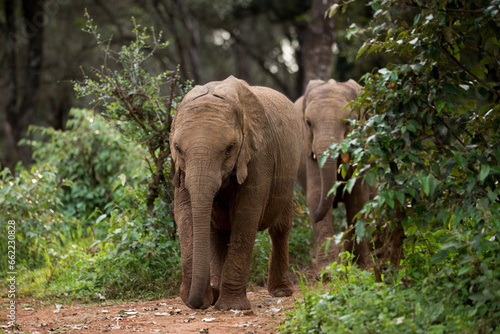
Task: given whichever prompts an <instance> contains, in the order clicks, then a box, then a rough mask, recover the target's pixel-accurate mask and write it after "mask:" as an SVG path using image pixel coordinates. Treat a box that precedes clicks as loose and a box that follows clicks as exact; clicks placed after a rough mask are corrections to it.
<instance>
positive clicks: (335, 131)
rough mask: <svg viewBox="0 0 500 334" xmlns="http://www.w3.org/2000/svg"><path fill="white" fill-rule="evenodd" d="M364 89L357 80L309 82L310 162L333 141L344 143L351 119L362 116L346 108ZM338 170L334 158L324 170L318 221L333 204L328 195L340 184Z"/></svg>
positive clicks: (306, 106)
mask: <svg viewBox="0 0 500 334" xmlns="http://www.w3.org/2000/svg"><path fill="white" fill-rule="evenodd" d="M361 88H362V87H361V86H360V85H359V84H358V83H356V82H355V81H354V80H349V81H347V82H336V81H335V80H333V79H331V80H329V81H328V82H325V81H322V80H311V81H310V82H309V84H308V85H307V88H306V92H305V94H304V96H303V99H302V111H303V117H304V124H305V132H306V138H307V140H308V142H307V147H308V152H307V155H309V158H310V159H313V160H316V161H317V159H318V158H319V157H320V156H321V155H322V154H323V153H324V152H325V151H326V150H327V149H328V147H329V146H330V145H331V143H332V142H337V143H341V142H342V141H343V140H344V138H345V136H346V134H347V132H348V131H349V127H350V123H349V122H348V121H347V120H348V119H349V118H350V119H359V118H360V117H361V115H358V114H357V113H354V112H352V113H351V110H350V108H348V107H347V108H345V109H344V107H345V105H346V104H347V103H349V102H351V101H353V100H354V99H355V98H356V96H357V94H358V93H359V91H360V90H361ZM337 169H338V162H336V161H332V160H330V159H329V160H327V162H326V163H325V165H324V166H323V168H321V171H320V177H321V198H320V203H319V205H318V207H317V209H316V211H315V213H314V221H315V222H318V221H320V220H322V219H323V218H324V216H325V215H326V213H327V212H328V210H329V208H331V207H332V205H333V202H334V194H331V195H330V196H327V194H328V192H329V191H330V189H331V188H332V187H333V185H334V184H335V182H336V181H337V175H338V173H337Z"/></svg>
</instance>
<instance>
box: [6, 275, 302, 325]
mask: <svg viewBox="0 0 500 334" xmlns="http://www.w3.org/2000/svg"><path fill="white" fill-rule="evenodd" d="M293 287H294V294H293V296H291V297H280V298H275V297H272V296H271V295H269V292H268V291H267V289H266V288H263V287H256V288H254V289H252V288H249V289H248V298H249V300H250V303H251V305H252V309H251V310H248V311H234V310H229V311H216V310H215V309H214V308H213V307H210V308H208V309H207V310H204V311H199V312H196V311H195V310H192V309H190V308H188V307H187V306H186V305H185V304H184V303H183V302H182V300H181V298H180V297H173V298H168V299H161V300H155V301H141V302H135V303H134V302H132V303H126V304H121V305H110V304H111V303H110V302H106V301H105V302H103V303H102V305H98V306H95V305H93V306H88V305H79V304H73V305H64V304H63V305H62V307H61V306H56V304H55V303H52V304H51V305H49V306H41V302H40V301H37V300H34V299H20V300H18V301H17V304H18V308H17V314H16V324H17V328H15V330H14V331H12V329H11V328H10V327H9V328H7V327H6V326H5V324H6V322H7V318H6V315H5V312H4V311H5V308H4V307H2V310H3V311H2V314H1V315H0V322H1V324H2V330H3V331H4V332H5V333H12V332H14V333H57V332H60V333H81V334H84V333H107V332H109V333H117V334H118V333H134V332H138V333H211V334H220V333H223V334H231V333H245V334H250V333H277V331H276V329H275V328H276V327H277V326H278V325H280V324H281V323H282V322H283V321H284V319H285V316H286V312H288V311H291V310H293V304H294V302H295V300H296V298H297V297H298V296H300V287H299V286H298V285H297V284H295V285H294V286H293ZM6 303H8V300H6V299H4V298H3V299H2V305H6ZM45 304H46V303H45Z"/></svg>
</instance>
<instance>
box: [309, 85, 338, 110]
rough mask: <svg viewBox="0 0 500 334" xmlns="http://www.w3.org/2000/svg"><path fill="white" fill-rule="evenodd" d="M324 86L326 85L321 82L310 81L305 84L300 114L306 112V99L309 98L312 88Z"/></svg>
mask: <svg viewBox="0 0 500 334" xmlns="http://www.w3.org/2000/svg"><path fill="white" fill-rule="evenodd" d="M331 80H333V79H331ZM331 80H330V81H331ZM333 81H335V80H333ZM324 84H326V82H325V81H323V80H311V81H309V83H308V84H307V87H306V91H305V93H304V100H303V101H302V112H305V111H306V107H307V103H308V101H307V98H308V96H309V93H311V91H312V90H313V89H314V88H316V87H319V86H322V85H324Z"/></svg>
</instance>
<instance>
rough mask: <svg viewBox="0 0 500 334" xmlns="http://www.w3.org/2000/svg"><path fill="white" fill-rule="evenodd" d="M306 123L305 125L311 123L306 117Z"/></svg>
mask: <svg viewBox="0 0 500 334" xmlns="http://www.w3.org/2000/svg"><path fill="white" fill-rule="evenodd" d="M306 124H307V126H309V127H310V126H311V125H312V124H311V121H310V120H309V118H306Z"/></svg>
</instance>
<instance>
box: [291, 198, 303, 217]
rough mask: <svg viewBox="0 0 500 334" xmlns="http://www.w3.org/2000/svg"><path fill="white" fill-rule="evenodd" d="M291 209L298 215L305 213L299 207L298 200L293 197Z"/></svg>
mask: <svg viewBox="0 0 500 334" xmlns="http://www.w3.org/2000/svg"><path fill="white" fill-rule="evenodd" d="M293 211H294V212H295V213H296V214H298V215H303V214H304V213H305V211H304V210H302V208H301V207H300V203H299V201H297V200H296V199H295V198H294V199H293Z"/></svg>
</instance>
